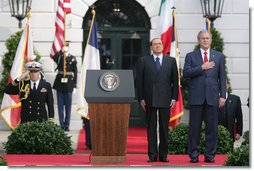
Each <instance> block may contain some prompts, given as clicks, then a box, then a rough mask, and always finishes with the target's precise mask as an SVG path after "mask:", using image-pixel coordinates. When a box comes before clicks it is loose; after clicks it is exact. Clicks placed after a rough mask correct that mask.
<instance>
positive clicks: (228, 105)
mask: <svg viewBox="0 0 254 171" xmlns="http://www.w3.org/2000/svg"><path fill="white" fill-rule="evenodd" d="M226 103H227V104H226V107H227V111H228V110H230V109H231V104H232V96H231V95H230V94H229V95H228V98H227V101H226Z"/></svg>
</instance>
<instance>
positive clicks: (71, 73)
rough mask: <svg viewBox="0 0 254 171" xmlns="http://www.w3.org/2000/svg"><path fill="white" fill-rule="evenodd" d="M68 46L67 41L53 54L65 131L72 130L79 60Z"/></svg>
mask: <svg viewBox="0 0 254 171" xmlns="http://www.w3.org/2000/svg"><path fill="white" fill-rule="evenodd" d="M68 47H69V43H68V42H67V43H66V44H65V46H64V47H63V48H62V50H61V51H59V52H58V53H56V54H55V55H54V56H53V60H54V61H55V62H56V64H57V68H56V69H57V70H58V73H57V75H56V79H55V82H54V85H53V88H54V89H56V95H57V105H58V115H59V123H60V126H61V128H62V129H64V130H65V131H70V129H69V126H70V119H71V103H72V92H73V89H74V88H76V87H77V61H76V57H75V56H72V55H71V54H69V51H68ZM64 67H65V71H64ZM64 106H65V115H64Z"/></svg>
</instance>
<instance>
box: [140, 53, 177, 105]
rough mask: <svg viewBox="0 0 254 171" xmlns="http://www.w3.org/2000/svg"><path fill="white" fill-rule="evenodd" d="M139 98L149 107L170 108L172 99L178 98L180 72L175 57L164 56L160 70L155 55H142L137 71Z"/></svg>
mask: <svg viewBox="0 0 254 171" xmlns="http://www.w3.org/2000/svg"><path fill="white" fill-rule="evenodd" d="M137 85H138V100H139V101H140V100H142V99H144V100H145V102H146V105H147V107H160V108H170V102H171V100H172V99H175V100H178V72H177V65H176V60H175V58H172V57H168V56H163V59H162V66H161V69H160V71H159V72H157V70H156V66H155V61H154V58H153V55H150V56H146V57H142V58H140V60H139V63H138V73H137Z"/></svg>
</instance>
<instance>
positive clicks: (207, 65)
mask: <svg viewBox="0 0 254 171" xmlns="http://www.w3.org/2000/svg"><path fill="white" fill-rule="evenodd" d="M214 66H215V62H213V61H211V62H206V63H204V64H203V65H201V68H202V70H205V71H206V70H209V69H211V68H213V67H214Z"/></svg>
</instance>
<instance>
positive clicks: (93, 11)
mask: <svg viewBox="0 0 254 171" xmlns="http://www.w3.org/2000/svg"><path fill="white" fill-rule="evenodd" d="M91 12H92V14H93V17H92V22H91V26H93V22H94V17H95V14H96V12H95V10H94V6H93V7H92V11H91ZM91 32H92V27H90V29H89V33H88V37H87V41H86V47H87V45H88V41H89V40H90V35H91ZM84 55H85V54H84Z"/></svg>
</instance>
